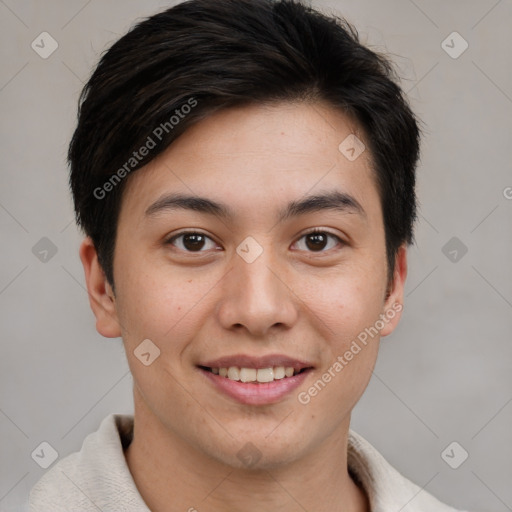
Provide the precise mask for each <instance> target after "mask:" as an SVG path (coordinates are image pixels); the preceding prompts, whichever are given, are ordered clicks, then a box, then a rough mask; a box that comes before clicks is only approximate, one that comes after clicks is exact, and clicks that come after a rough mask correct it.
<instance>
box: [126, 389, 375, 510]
mask: <svg viewBox="0 0 512 512" xmlns="http://www.w3.org/2000/svg"><path fill="white" fill-rule="evenodd" d="M349 421H350V418H348V420H347V422H346V426H345V428H344V429H343V431H342V432H336V433H334V434H333V435H332V436H331V438H329V439H328V440H327V441H326V442H325V443H324V444H323V445H322V446H319V447H318V448H317V449H316V450H315V451H314V453H311V454H310V455H308V456H307V457H306V458H302V459H301V460H297V461H294V462H292V463H289V464H287V465H285V466H279V467H276V468H272V469H259V470H249V469H240V468H233V467H231V466H229V465H226V464H223V463H222V462H219V461H218V460H215V459H213V458H211V457H209V456H208V455H206V454H204V453H203V452H199V451H198V450H197V449H195V448H194V447H192V446H191V445H190V444H188V443H187V442H186V440H184V439H181V438H179V437H177V436H176V435H175V434H174V433H173V432H169V430H168V429H166V428H165V427H164V426H163V425H162V424H161V423H160V422H159V421H158V419H157V418H156V417H155V416H154V415H153V414H152V413H151V411H150V410H149V409H148V408H147V406H146V405H145V404H144V403H143V401H142V400H141V399H140V397H139V399H137V398H136V399H135V424H134V434H133V440H132V442H131V444H130V446H129V447H128V448H127V449H126V451H125V456H126V461H127V464H128V467H129V469H130V472H131V474H132V476H133V479H134V482H135V484H136V486H137V488H138V490H139V492H140V494H141V496H142V497H143V499H144V501H145V502H146V504H147V505H148V507H149V508H150V509H151V510H152V512H169V511H171V510H183V511H189V512H201V511H202V510H206V509H208V510H213V511H215V512H228V511H229V512H235V511H236V512H239V511H240V512H242V511H243V512H260V511H261V510H279V511H280V512H298V511H304V510H315V511H316V512H328V511H329V512H334V511H340V512H341V511H343V512H369V511H370V507H369V503H368V498H367V496H366V494H365V493H364V491H363V490H362V489H361V488H359V487H358V486H357V485H356V484H355V482H354V481H353V480H352V478H351V477H350V475H349V472H348V466H347V440H348V425H349Z"/></svg>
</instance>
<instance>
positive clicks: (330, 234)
mask: <svg viewBox="0 0 512 512" xmlns="http://www.w3.org/2000/svg"><path fill="white" fill-rule="evenodd" d="M315 233H321V234H324V235H328V236H329V237H331V238H334V239H336V241H337V242H338V244H339V245H341V246H343V245H346V244H345V242H344V241H343V240H342V239H341V238H340V237H339V236H337V235H335V234H334V233H331V232H330V231H328V230H326V229H322V228H313V229H311V230H310V231H307V232H306V233H303V234H302V235H301V236H300V238H299V239H298V240H302V239H303V238H304V237H306V236H308V235H311V234H315ZM184 235H202V236H204V237H206V238H208V239H210V240H212V241H214V240H213V239H212V238H210V237H209V236H208V235H207V234H206V233H203V232H201V231H182V232H181V233H178V234H176V235H173V236H172V237H171V238H169V239H168V240H166V242H165V244H166V245H173V242H174V241H175V240H176V239H178V238H180V237H182V236H184ZM298 240H297V241H298ZM178 250H180V251H183V249H178ZM330 250H332V248H331V249H328V250H321V251H307V252H310V253H312V254H321V253H326V252H329V251H330ZM183 252H185V253H188V254H200V253H204V252H207V251H202V250H201V251H187V250H184V251H183Z"/></svg>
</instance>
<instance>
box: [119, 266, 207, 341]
mask: <svg viewBox="0 0 512 512" xmlns="http://www.w3.org/2000/svg"><path fill="white" fill-rule="evenodd" d="M130 268H137V269H138V270H137V272H133V271H132V272H127V273H126V274H125V278H124V279H123V280H122V281H120V282H119V287H118V295H119V300H118V308H117V311H118V315H119V318H120V320H121V322H122V324H123V327H124V332H123V338H124V339H125V341H128V343H129V344H130V345H134V344H137V342H139V343H140V341H141V340H143V339H146V338H149V339H151V340H155V342H156V343H157V344H158V345H159V346H161V347H162V348H164V346H165V345H166V343H165V340H169V338H172V339H173V340H176V341H179V339H180V338H183V337H184V336H185V334H186V331H187V330H188V326H189V324H190V325H192V324H193V323H194V322H193V319H194V315H195V314H197V312H198V311H199V310H200V309H201V308H200V307H198V306H199V305H200V304H201V302H202V299H204V297H205V296H206V295H207V292H208V290H209V289H210V288H211V286H212V284H211V283H210V279H208V280H204V279H199V278H197V276H196V277H194V276H191V275H189V274H187V273H186V272H185V271H183V270H182V269H180V268H178V267H176V268H174V269H172V273H170V272H169V269H162V268H160V269H159V268H157V267H151V266H150V268H149V270H148V269H146V270H144V269H143V268H142V266H141V265H138V266H137V265H136V264H134V263H132V264H131V267H130ZM176 333H179V336H178V335H177V334H176ZM185 337H186V336H185Z"/></svg>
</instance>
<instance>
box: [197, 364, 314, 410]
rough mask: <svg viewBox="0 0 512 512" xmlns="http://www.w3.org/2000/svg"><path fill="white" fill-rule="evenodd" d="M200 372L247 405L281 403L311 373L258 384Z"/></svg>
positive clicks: (302, 373)
mask: <svg viewBox="0 0 512 512" xmlns="http://www.w3.org/2000/svg"><path fill="white" fill-rule="evenodd" d="M199 370H200V371H201V372H202V373H203V375H205V377H206V378H208V379H209V380H210V382H212V383H213V385H214V386H216V387H217V389H219V390H220V391H222V392H223V393H225V394H226V395H228V396H230V397H231V398H234V399H235V400H237V401H238V402H240V403H242V404H245V405H266V404H274V403H276V402H279V401H280V400H282V399H283V398H284V397H285V396H286V395H288V394H289V393H291V392H292V391H293V390H294V389H297V388H298V387H299V386H300V385H301V384H302V383H303V382H304V379H306V377H307V376H308V374H309V372H310V371H311V370H310V369H308V370H304V371H303V372H301V373H299V374H297V375H294V376H293V377H284V378H283V379H279V380H274V381H272V382H261V383H258V382H240V381H236V380H231V379H228V378H227V377H221V376H220V375H215V374H214V373H212V372H209V371H208V370H203V369H202V368H199Z"/></svg>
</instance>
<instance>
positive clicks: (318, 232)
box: [296, 228, 344, 252]
mask: <svg viewBox="0 0 512 512" xmlns="http://www.w3.org/2000/svg"><path fill="white" fill-rule="evenodd" d="M329 238H330V239H331V240H334V241H335V242H337V243H338V244H340V245H344V242H343V240H341V238H339V237H338V236H336V235H334V234H333V233H329V231H325V230H323V229H321V228H315V229H312V230H311V231H308V232H307V233H305V234H304V235H302V236H301V237H300V239H299V241H301V240H302V239H306V242H305V245H306V247H307V249H309V250H310V252H327V250H329V249H332V248H333V247H335V246H336V243H334V245H332V244H331V247H329V248H328V249H327V250H324V249H325V247H326V246H328V245H329ZM299 241H298V242H296V243H299Z"/></svg>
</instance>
